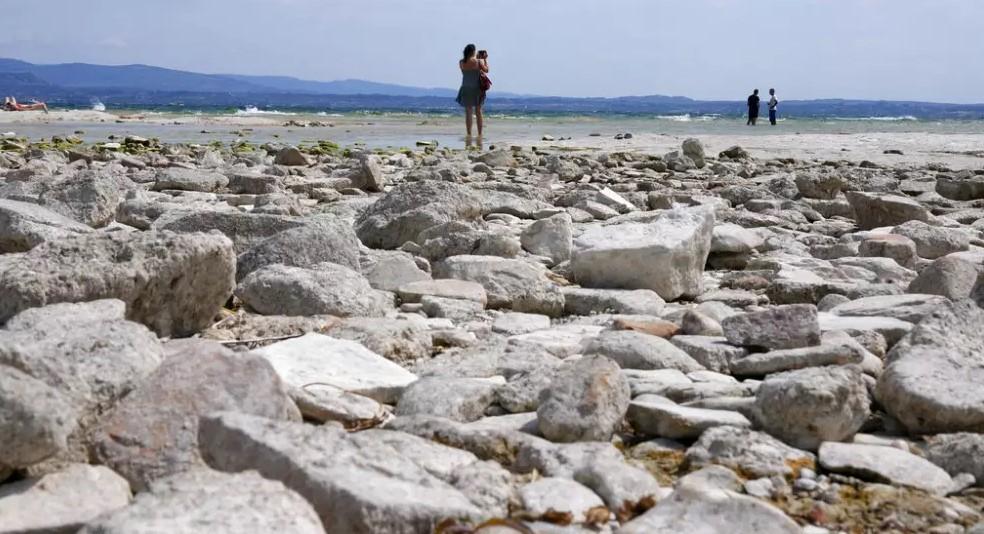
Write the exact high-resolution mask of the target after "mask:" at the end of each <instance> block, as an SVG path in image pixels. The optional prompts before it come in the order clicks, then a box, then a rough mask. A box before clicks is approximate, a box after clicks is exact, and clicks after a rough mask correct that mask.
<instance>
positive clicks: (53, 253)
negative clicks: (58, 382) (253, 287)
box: [0, 232, 235, 336]
mask: <svg viewBox="0 0 984 534" xmlns="http://www.w3.org/2000/svg"><path fill="white" fill-rule="evenodd" d="M234 278H235V256H234V254H233V250H232V243H231V242H230V241H229V239H228V238H226V237H224V236H221V235H217V234H184V235H178V234H173V233H170V232H162V233H156V232H146V233H143V232H136V233H124V232H113V233H100V234H88V235H80V236H76V237H70V238H63V239H58V240H55V241H48V242H46V243H44V244H42V245H39V246H37V247H35V248H33V249H31V250H30V251H28V252H24V253H21V254H8V255H4V256H0V323H3V322H6V321H7V320H9V319H10V318H11V317H12V316H13V315H14V314H16V313H18V312H20V311H22V310H25V309H27V308H33V307H37V306H43V305H45V304H53V303H58V302H82V301H90V300H97V299H108V298H115V299H119V300H122V301H123V302H125V303H126V305H127V318H128V319H130V320H133V321H137V322H141V323H144V324H145V325H147V326H148V327H150V328H151V329H152V330H154V331H155V332H157V333H158V334H159V335H161V336H186V335H190V334H193V333H195V332H198V331H200V330H203V329H204V328H206V327H208V326H209V325H210V324H211V323H212V322H213V318H214V317H215V315H216V314H217V313H218V311H219V310H220V309H221V307H222V305H223V304H225V302H226V300H227V299H228V298H229V295H231V294H232V289H233V285H234ZM66 281H71V283H66Z"/></svg>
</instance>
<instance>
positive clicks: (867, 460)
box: [818, 442, 953, 495]
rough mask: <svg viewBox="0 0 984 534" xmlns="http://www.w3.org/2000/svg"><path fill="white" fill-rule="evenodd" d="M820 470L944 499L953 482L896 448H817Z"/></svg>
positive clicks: (842, 445)
mask: <svg viewBox="0 0 984 534" xmlns="http://www.w3.org/2000/svg"><path fill="white" fill-rule="evenodd" d="M818 456H819V459H820V466H821V467H823V468H824V469H825V470H827V471H830V472H832V473H840V474H845V475H852V476H856V477H859V478H861V479H864V480H871V481H874V482H884V483H888V484H893V485H897V486H909V487H913V488H917V489H921V490H923V491H926V492H929V493H933V494H936V495H946V494H947V493H949V492H950V489H951V488H952V487H953V479H951V478H950V475H948V474H947V473H946V471H944V470H943V469H940V468H939V467H937V466H935V465H933V464H932V462H930V461H928V460H925V459H923V458H920V457H918V456H916V455H914V454H912V453H910V452H907V451H903V450H901V449H897V448H895V447H884V446H881V445H864V444H856V443H833V442H827V443H824V444H822V445H820V451H819V455H818Z"/></svg>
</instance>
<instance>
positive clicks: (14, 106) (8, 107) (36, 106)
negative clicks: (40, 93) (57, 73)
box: [3, 96, 48, 113]
mask: <svg viewBox="0 0 984 534" xmlns="http://www.w3.org/2000/svg"><path fill="white" fill-rule="evenodd" d="M3 109H4V110H5V111H43V112H45V113H47V112H48V105H47V104H45V103H44V102H38V101H36V100H35V101H34V102H32V103H30V104H18V103H17V99H16V98H14V97H12V96H5V97H4V98H3Z"/></svg>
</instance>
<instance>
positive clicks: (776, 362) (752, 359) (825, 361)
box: [730, 337, 866, 376]
mask: <svg viewBox="0 0 984 534" xmlns="http://www.w3.org/2000/svg"><path fill="white" fill-rule="evenodd" d="M847 339H848V340H851V341H853V340H852V338H850V337H848V338H847ZM865 352H866V351H865V350H864V349H863V348H862V347H860V345H857V344H856V343H850V342H834V341H833V340H832V341H829V342H824V343H822V344H820V345H816V346H813V347H802V348H798V349H782V350H770V351H769V352H757V353H753V354H749V355H747V356H744V357H742V358H735V359H733V360H731V362H730V363H731V365H730V370H731V374H733V375H735V376H765V375H769V374H772V373H779V372H782V371H792V370H795V369H803V368H805V367H823V366H825V365H847V364H852V363H853V364H860V363H861V362H863V361H864V358H865Z"/></svg>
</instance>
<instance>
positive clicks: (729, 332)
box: [721, 304, 820, 349]
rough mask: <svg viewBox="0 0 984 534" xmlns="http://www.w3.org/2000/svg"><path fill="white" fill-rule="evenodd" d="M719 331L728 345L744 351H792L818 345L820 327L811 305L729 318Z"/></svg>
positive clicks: (786, 306) (768, 310) (783, 307)
mask: <svg viewBox="0 0 984 534" xmlns="http://www.w3.org/2000/svg"><path fill="white" fill-rule="evenodd" d="M721 327H722V328H723V329H724V337H726V338H727V339H728V342H729V343H731V344H733V345H739V346H743V347H763V348H767V349H794V348H799V347H810V346H813V345H819V344H820V323H819V321H818V319H817V308H816V306H813V305H812V304H789V305H785V306H776V307H774V308H769V309H767V310H764V311H759V312H751V313H744V314H739V315H732V316H730V317H726V318H725V319H724V320H723V321H721Z"/></svg>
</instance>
